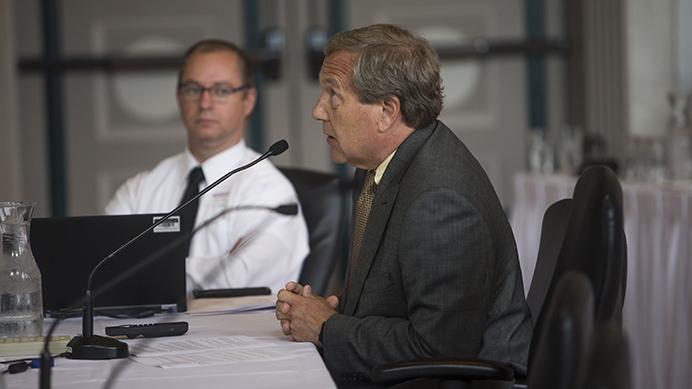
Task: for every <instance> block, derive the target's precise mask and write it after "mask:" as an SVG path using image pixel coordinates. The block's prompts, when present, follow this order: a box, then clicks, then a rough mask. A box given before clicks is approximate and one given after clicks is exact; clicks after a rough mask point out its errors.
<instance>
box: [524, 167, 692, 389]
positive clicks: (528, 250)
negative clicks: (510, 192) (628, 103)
mask: <svg viewBox="0 0 692 389" xmlns="http://www.w3.org/2000/svg"><path fill="white" fill-rule="evenodd" d="M575 182H576V179H575V178H574V177H571V176H560V175H550V176H543V175H530V174H518V175H517V176H515V179H514V190H515V205H514V207H513V212H512V217H511V222H512V228H513V230H514V234H515V237H516V240H517V247H518V250H519V260H520V262H521V266H522V273H523V278H524V286H525V290H526V291H528V286H529V285H530V283H531V277H532V276H533V271H534V268H535V261H536V254H537V253H538V243H539V238H540V229H541V222H542V219H543V213H544V212H545V210H546V208H547V207H548V206H549V205H550V204H552V203H553V202H555V201H557V200H559V199H563V198H567V197H572V192H573V190H574V184H575ZM622 189H623V200H624V204H623V206H624V222H625V234H626V236H627V293H626V296H625V306H624V309H623V320H624V327H625V331H626V333H627V336H628V338H629V342H630V353H631V357H632V358H631V368H632V382H633V387H634V388H637V389H644V388H646V389H669V388H680V389H683V388H684V389H687V388H692V366H690V356H691V354H692V336H691V330H690V326H691V325H692V287H690V285H689V284H690V281H692V263H691V260H690V259H691V257H692V226H691V225H690V224H691V222H692V186H689V185H673V184H663V185H653V184H633V183H622Z"/></svg>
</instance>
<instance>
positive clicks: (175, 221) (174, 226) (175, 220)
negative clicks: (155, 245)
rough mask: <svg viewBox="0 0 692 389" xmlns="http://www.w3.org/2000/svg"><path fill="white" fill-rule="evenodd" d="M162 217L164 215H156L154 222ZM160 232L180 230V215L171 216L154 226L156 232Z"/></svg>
mask: <svg viewBox="0 0 692 389" xmlns="http://www.w3.org/2000/svg"><path fill="white" fill-rule="evenodd" d="M162 218H163V216H154V223H156V222H157V221H159V220H161V219H162ZM158 232H180V216H171V217H170V218H169V219H168V220H166V221H165V222H163V223H161V224H159V225H158V226H156V227H154V233H158Z"/></svg>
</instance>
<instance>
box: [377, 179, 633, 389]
mask: <svg viewBox="0 0 692 389" xmlns="http://www.w3.org/2000/svg"><path fill="white" fill-rule="evenodd" d="M553 207H554V208H553ZM551 208H552V210H551ZM551 208H549V209H548V210H547V211H546V215H544V223H543V227H542V232H541V245H540V247H539V254H538V258H537V264H536V268H537V269H541V271H543V270H545V271H549V269H550V268H551V267H552V268H554V270H553V271H552V272H550V273H549V274H540V276H539V277H538V278H535V280H534V281H532V283H531V288H530V290H529V295H531V299H530V302H531V304H532V305H533V306H531V310H532V313H536V312H537V314H536V316H534V334H540V333H542V328H541V327H542V325H543V323H544V321H545V318H544V316H545V314H546V313H545V310H542V309H541V307H542V306H543V303H542V302H543V301H551V299H552V294H553V293H554V289H555V285H556V283H557V282H558V281H559V279H560V277H561V275H562V274H564V273H566V272H568V271H570V270H576V271H581V272H583V273H584V274H585V275H586V276H587V277H588V278H589V281H590V282H591V284H592V287H593V290H594V296H595V300H594V301H595V310H594V320H595V321H602V320H609V319H611V318H613V319H615V320H617V321H620V322H621V317H622V306H623V303H624V296H625V285H626V275H627V250H626V239H625V234H624V229H623V221H622V220H623V219H622V189H621V187H620V183H619V181H618V180H617V177H616V176H615V174H614V173H613V172H612V171H611V170H610V169H609V168H607V167H605V166H594V167H590V168H588V169H587V170H585V171H584V173H582V175H581V176H580V178H579V180H578V181H577V184H576V185H575V190H574V196H573V199H572V200H571V201H564V200H561V201H558V202H557V203H555V204H553V206H551ZM563 231H564V232H563ZM550 242H553V243H554V244H550ZM556 255H557V257H555V256H556ZM534 277H536V274H534ZM537 339H538V337H536V336H534V338H533V339H532V344H531V349H530V352H529V361H528V372H529V374H531V369H532V365H533V358H534V357H535V352H534V350H535V349H536V347H537V345H536V342H537ZM402 366H405V367H406V369H405V370H402ZM472 367H473V369H471V368H472ZM481 368H483V369H485V370H482V369H481ZM481 370H482V371H483V375H479V374H478V372H479V371H481ZM404 372H405V374H404ZM493 374H496V376H495V377H494V378H493V377H492V375H493ZM507 376H508V375H507V372H506V371H504V370H503V369H502V365H501V364H497V363H495V362H487V361H477V360H454V361H449V360H448V361H444V370H442V369H441V368H440V365H439V361H434V360H419V361H406V362H401V363H393V364H387V365H385V366H379V367H377V368H375V369H374V370H373V380H375V381H377V382H388V381H393V380H399V381H400V380H404V379H413V378H416V377H444V378H445V379H450V378H451V377H454V379H455V380H457V381H459V382H460V383H468V382H472V381H474V380H481V379H482V380H499V381H507ZM515 387H517V388H525V387H526V382H525V380H524V378H523V377H518V379H517V383H516V384H515Z"/></svg>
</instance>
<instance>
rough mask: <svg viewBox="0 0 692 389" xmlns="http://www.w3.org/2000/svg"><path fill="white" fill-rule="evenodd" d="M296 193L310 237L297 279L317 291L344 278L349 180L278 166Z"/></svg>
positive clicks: (321, 290) (323, 293)
mask: <svg viewBox="0 0 692 389" xmlns="http://www.w3.org/2000/svg"><path fill="white" fill-rule="evenodd" d="M279 170H281V172H282V173H283V174H284V175H285V176H286V177H287V178H288V179H289V180H290V181H291V183H292V184H293V187H294V188H295V190H296V193H297V194H298V200H299V201H300V207H301V210H302V211H303V216H304V217H305V222H306V224H307V227H308V233H309V239H310V242H309V244H310V253H309V254H308V256H307V257H306V258H305V262H303V268H302V270H301V273H300V277H299V279H298V281H299V282H300V283H301V284H310V286H311V287H312V289H313V291H314V292H315V293H317V294H319V295H325V294H327V293H328V292H335V290H328V287H329V286H330V285H329V282H330V279H331V278H332V277H334V279H336V283H335V285H331V287H332V288H333V289H338V288H339V287H340V286H341V285H342V284H343V281H344V279H345V274H346V272H345V269H346V255H347V254H346V253H347V250H348V225H349V218H350V214H351V190H352V186H351V181H350V180H348V179H345V178H341V177H339V176H336V175H333V174H327V173H320V172H315V171H309V170H304V169H296V168H279Z"/></svg>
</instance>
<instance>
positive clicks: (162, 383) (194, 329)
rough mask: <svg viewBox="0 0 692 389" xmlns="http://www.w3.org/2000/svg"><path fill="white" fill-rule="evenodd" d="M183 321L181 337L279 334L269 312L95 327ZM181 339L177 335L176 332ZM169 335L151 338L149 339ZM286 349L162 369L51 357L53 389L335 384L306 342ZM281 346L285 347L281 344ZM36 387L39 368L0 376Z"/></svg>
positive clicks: (67, 329)
mask: <svg viewBox="0 0 692 389" xmlns="http://www.w3.org/2000/svg"><path fill="white" fill-rule="evenodd" d="M181 320H184V321H187V322H188V323H189V325H190V328H189V331H188V333H187V334H185V335H183V337H189V338H190V339H193V338H201V337H209V336H231V335H246V336H270V337H273V338H277V339H284V340H285V337H284V336H283V334H282V333H281V330H280V327H279V324H278V322H277V321H276V318H275V317H274V313H273V311H263V312H261V313H246V314H232V315H213V316H211V315H210V316H193V315H187V314H177V315H164V316H158V317H156V318H153V319H152V318H150V319H141V320H134V319H127V320H114V319H105V318H97V319H96V320H95V323H94V332H95V333H97V334H103V333H104V328H105V326H108V325H118V324H128V323H137V322H144V323H151V322H155V321H181ZM79 332H81V320H80V319H70V320H67V321H66V322H64V323H62V324H61V325H60V326H59V327H58V330H57V334H59V335H73V334H76V333H79ZM181 338H182V337H181ZM165 339H168V340H170V339H172V338H171V337H168V338H152V339H151V341H152V342H156V341H159V340H165ZM285 342H286V345H285V347H287V348H288V349H289V350H290V352H289V353H287V358H286V359H281V360H278V361H277V360H273V361H261V362H236V363H231V364H227V365H220V366H205V367H190V368H176V369H162V368H159V367H151V366H146V365H143V364H140V363H137V362H134V361H132V360H130V359H119V360H107V361H78V360H69V359H65V358H58V359H56V360H55V367H54V368H53V374H52V388H102V387H103V388H112V389H116V388H127V389H139V388H141V389H145V388H146V389H150V388H166V389H176V388H200V389H201V388H205V389H206V388H230V387H234V388H285V387H287V386H290V387H299V388H301V389H302V388H316V389H317V388H334V387H335V384H334V382H333V381H332V379H331V376H330V375H329V372H328V371H327V368H326V367H325V365H324V363H323V361H322V358H321V357H320V355H319V353H318V352H317V349H316V348H315V346H314V345H312V344H311V343H295V342H289V341H288V340H285ZM282 347H284V346H283V345H282ZM5 387H7V388H13V389H14V388H17V389H21V388H31V389H36V388H38V369H32V370H30V371H27V372H24V373H20V374H14V375H9V374H3V375H1V376H0V388H5Z"/></svg>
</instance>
